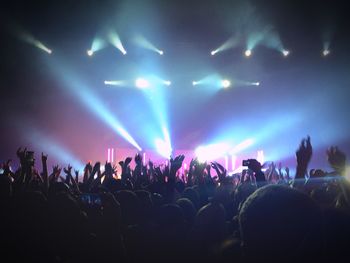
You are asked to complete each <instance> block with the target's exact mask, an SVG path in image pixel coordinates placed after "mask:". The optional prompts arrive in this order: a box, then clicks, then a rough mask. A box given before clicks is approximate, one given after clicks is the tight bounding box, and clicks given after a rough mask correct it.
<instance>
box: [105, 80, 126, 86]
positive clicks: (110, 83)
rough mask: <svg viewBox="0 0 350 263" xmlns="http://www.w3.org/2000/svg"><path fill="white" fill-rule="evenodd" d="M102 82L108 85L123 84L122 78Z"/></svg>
mask: <svg viewBox="0 0 350 263" xmlns="http://www.w3.org/2000/svg"><path fill="white" fill-rule="evenodd" d="M104 84H105V85H110V86H121V85H124V84H125V83H124V81H122V80H105V81H104Z"/></svg>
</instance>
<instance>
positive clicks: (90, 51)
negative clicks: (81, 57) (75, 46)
mask: <svg viewBox="0 0 350 263" xmlns="http://www.w3.org/2000/svg"><path fill="white" fill-rule="evenodd" d="M86 53H87V54H88V56H89V57H91V56H92V55H93V54H94V51H92V50H91V49H89V50H88V51H86Z"/></svg>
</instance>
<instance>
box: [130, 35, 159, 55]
mask: <svg viewBox="0 0 350 263" xmlns="http://www.w3.org/2000/svg"><path fill="white" fill-rule="evenodd" d="M133 41H134V43H135V44H137V45H139V46H141V47H143V48H145V49H148V50H152V51H154V52H157V53H158V54H159V55H163V54H164V51H163V50H161V49H159V48H157V47H156V46H155V45H154V44H152V43H151V42H150V41H149V40H147V39H146V38H145V37H144V36H142V35H136V36H135V37H134V39H133Z"/></svg>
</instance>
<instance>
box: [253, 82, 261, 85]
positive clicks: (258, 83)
mask: <svg viewBox="0 0 350 263" xmlns="http://www.w3.org/2000/svg"><path fill="white" fill-rule="evenodd" d="M252 85H254V86H260V82H253V83H252Z"/></svg>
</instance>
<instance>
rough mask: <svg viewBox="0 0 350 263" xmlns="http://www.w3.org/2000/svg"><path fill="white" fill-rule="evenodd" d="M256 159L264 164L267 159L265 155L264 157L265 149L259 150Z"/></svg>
mask: <svg viewBox="0 0 350 263" xmlns="http://www.w3.org/2000/svg"><path fill="white" fill-rule="evenodd" d="M256 160H257V161H258V162H259V163H260V164H264V161H265V157H264V151H263V150H261V151H258V155H257V157H256Z"/></svg>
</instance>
